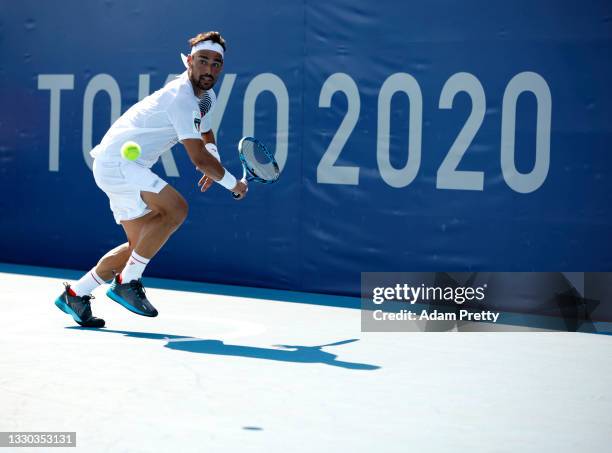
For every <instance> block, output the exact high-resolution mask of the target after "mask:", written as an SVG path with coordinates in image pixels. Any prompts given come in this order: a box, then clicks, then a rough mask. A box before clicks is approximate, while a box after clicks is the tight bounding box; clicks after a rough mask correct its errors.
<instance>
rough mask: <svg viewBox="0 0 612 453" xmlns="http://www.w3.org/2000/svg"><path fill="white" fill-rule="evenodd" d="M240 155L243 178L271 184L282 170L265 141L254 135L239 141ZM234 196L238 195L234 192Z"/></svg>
mask: <svg viewBox="0 0 612 453" xmlns="http://www.w3.org/2000/svg"><path fill="white" fill-rule="evenodd" d="M238 157H240V163H241V164H242V179H245V180H246V181H249V182H250V181H256V182H259V183H262V184H271V183H273V182H276V181H277V180H278V177H279V176H280V170H279V168H278V164H277V163H276V160H275V159H274V156H273V155H272V153H271V152H270V151H268V148H266V147H265V146H264V145H263V143H261V142H260V141H259V140H257V139H256V138H253V137H242V139H240V141H239V142H238ZM232 195H233V196H234V198H237V197H238V195H236V194H234V193H233V194H232Z"/></svg>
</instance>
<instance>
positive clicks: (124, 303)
mask: <svg viewBox="0 0 612 453" xmlns="http://www.w3.org/2000/svg"><path fill="white" fill-rule="evenodd" d="M106 295H107V296H108V297H109V298H110V299H111V300H113V301H115V302H117V303H118V304H119V305H121V306H122V307H123V308H125V309H127V310H129V311H131V312H132V313H136V314H137V315H140V316H146V317H147V318H155V317H156V316H157V313H147V312H145V311H141V310H138V309H137V308H136V307H134V306H133V305H131V304H130V303H128V302H127V301H126V300H125V299H124V298H123V297H121V296H119V295H117V294H115V293H114V292H113V291H112V290H111V289H109V290H108V291H106Z"/></svg>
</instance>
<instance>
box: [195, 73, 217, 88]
mask: <svg viewBox="0 0 612 453" xmlns="http://www.w3.org/2000/svg"><path fill="white" fill-rule="evenodd" d="M195 83H196V85H197V86H198V88H200V89H201V90H210V89H211V88H212V87H213V85H214V84H215V79H213V78H212V77H205V76H200V78H199V79H198V80H197V81H196V82H195Z"/></svg>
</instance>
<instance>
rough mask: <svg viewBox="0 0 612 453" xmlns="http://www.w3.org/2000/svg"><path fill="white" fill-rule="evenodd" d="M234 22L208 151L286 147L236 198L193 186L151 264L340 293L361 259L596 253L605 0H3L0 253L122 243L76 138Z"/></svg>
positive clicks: (493, 260) (558, 261) (610, 92)
mask: <svg viewBox="0 0 612 453" xmlns="http://www.w3.org/2000/svg"><path fill="white" fill-rule="evenodd" d="M210 29H216V30H220V31H221V32H222V33H223V35H224V36H225V38H226V39H227V42H228V52H227V54H226V65H225V72H224V77H223V78H222V79H221V80H220V81H219V83H218V84H217V86H216V88H215V90H216V92H217V95H218V97H219V104H218V107H217V110H216V114H217V116H216V118H215V130H216V132H217V137H218V142H219V145H220V151H221V154H222V158H223V162H224V164H225V165H226V166H227V167H228V168H230V169H232V170H234V172H238V170H239V163H238V159H237V156H236V149H235V146H236V143H237V141H238V140H239V139H240V137H241V136H242V135H247V134H254V135H255V136H257V137H259V138H260V139H262V140H263V141H264V142H266V143H267V144H269V145H270V147H271V148H272V149H274V150H275V152H276V155H277V158H278V160H279V162H280V163H281V165H282V167H283V172H282V177H281V180H280V181H279V182H278V183H277V184H276V185H274V186H260V187H252V188H251V191H250V192H249V197H248V198H247V199H246V200H245V201H244V202H241V203H236V202H234V201H233V200H232V198H231V196H230V194H229V193H228V192H227V191H225V190H224V189H222V188H220V187H218V186H217V187H215V188H214V189H211V190H210V191H209V192H207V193H206V194H201V193H199V191H198V190H197V184H196V183H197V180H198V175H197V174H196V172H195V171H194V169H193V167H192V165H191V164H190V162H189V160H188V158H187V155H186V153H185V151H184V150H183V148H182V147H181V146H180V145H179V146H177V147H175V148H174V149H173V150H172V153H171V154H168V156H166V158H165V159H164V161H163V162H160V163H158V164H157V165H156V167H155V170H156V171H157V172H159V174H160V175H161V176H162V177H163V178H164V179H166V180H167V181H169V182H170V183H171V184H172V185H173V186H175V187H176V188H177V189H178V190H179V191H180V192H181V193H182V194H183V195H184V196H185V197H186V198H187V200H188V202H189V203H190V214H189V219H188V220H187V222H186V223H185V224H184V225H183V227H182V228H181V229H180V230H179V231H178V232H177V233H176V234H175V235H174V236H173V237H172V239H171V240H170V242H169V243H168V244H167V245H166V247H165V248H164V249H163V250H162V251H161V252H160V254H159V255H158V256H157V257H156V259H155V260H154V261H153V262H152V264H151V265H150V266H149V268H148V274H149V275H151V276H161V277H168V278H181V279H189V280H198V281H211V282H223V283H236V284H243V285H254V286H264V287H273V288H285V289H295V290H305V291H317V292H329V293H338V294H353V295H356V294H358V293H359V282H360V279H359V277H360V272H363V271H390V270H395V271H477V270H487V271H536V270H537V271H609V270H612V253H611V252H612V247H611V245H610V244H611V241H610V237H611V233H612V214H611V208H610V206H611V205H612V178H611V177H610V170H611V168H612V157H611V148H610V142H611V139H612V121H611V119H612V115H611V113H612V105H611V103H612V88H611V81H612V59H611V58H610V55H612V4H611V3H610V2H608V1H594V0H581V1H570V0H562V1H560V0H538V1H522V0H515V1H510V2H490V1H484V0H482V1H476V0H467V1H462V2H455V1H451V0H433V1H428V2H396V1H390V0H380V1H377V2H366V1H361V0H334V1H332V2H324V1H313V0H306V1H305V2H287V1H282V0H271V1H266V2H257V3H253V2H247V1H242V0H240V1H232V2H217V3H216V4H215V5H214V7H213V8H208V7H207V4H204V3H202V2H192V1H165V2H164V1H155V2H151V1H127V2H121V1H112V0H106V1H94V0H91V1H87V2H82V1H77V0H65V1H62V2H38V1H20V2H8V1H1V2H0V57H1V58H0V132H1V134H0V162H1V164H0V165H1V166H0V172H1V178H0V188H1V189H2V192H3V197H1V199H0V204H1V208H2V220H1V221H0V260H1V261H4V262H13V263H24V264H36V265H42V266H55V267H68V268H76V269H89V268H90V267H91V266H92V265H93V264H94V263H95V262H96V260H97V259H98V258H99V257H100V256H101V255H102V254H103V253H105V252H106V251H107V250H108V249H110V248H113V247H115V246H116V245H118V244H120V243H122V242H124V235H123V231H122V229H121V228H120V227H118V226H117V225H115V223H114V222H113V219H112V215H111V213H110V210H109V209H108V201H107V199H106V197H105V195H104V194H103V193H102V192H101V191H100V190H99V189H98V188H97V187H96V185H95V183H94V180H93V178H92V175H91V172H90V169H89V165H90V162H89V161H88V159H87V158H86V157H85V156H86V155H87V152H88V151H89V149H90V148H91V147H92V146H95V144H96V143H97V142H98V141H99V140H100V139H101V137H102V136H103V134H104V133H105V131H106V129H107V128H108V127H109V125H110V124H111V122H112V121H113V120H114V119H116V118H117V117H118V115H120V113H121V112H124V111H125V110H126V109H127V108H128V107H129V106H130V105H132V104H133V103H135V102H136V101H137V100H138V99H139V98H141V97H143V96H145V95H146V94H148V93H149V92H152V91H154V90H156V89H158V88H160V87H161V86H163V84H164V83H165V81H166V80H167V79H168V77H169V76H171V74H176V73H180V72H181V71H182V69H183V67H182V63H181V61H180V58H179V52H181V51H183V52H186V51H188V46H187V40H188V39H189V38H190V37H191V36H193V35H195V34H197V33H198V32H200V31H206V30H210Z"/></svg>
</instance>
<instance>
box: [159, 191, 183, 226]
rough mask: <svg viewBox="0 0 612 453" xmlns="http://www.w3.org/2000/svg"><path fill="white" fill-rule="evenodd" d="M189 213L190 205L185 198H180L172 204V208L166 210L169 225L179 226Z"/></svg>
mask: <svg viewBox="0 0 612 453" xmlns="http://www.w3.org/2000/svg"><path fill="white" fill-rule="evenodd" d="M188 213H189V205H188V204H187V202H186V201H185V199H184V198H179V199H178V200H177V202H176V203H175V204H174V205H173V206H172V209H168V210H166V211H165V212H164V214H165V215H164V217H165V220H166V223H167V224H168V225H169V226H171V227H174V228H178V227H179V226H181V225H182V224H183V222H184V221H185V219H186V218H187V214H188Z"/></svg>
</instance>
